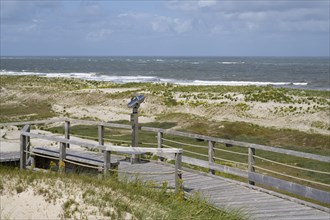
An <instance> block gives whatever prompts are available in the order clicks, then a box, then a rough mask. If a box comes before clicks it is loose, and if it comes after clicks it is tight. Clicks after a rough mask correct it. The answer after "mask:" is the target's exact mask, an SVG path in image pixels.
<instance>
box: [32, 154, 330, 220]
mask: <svg viewBox="0 0 330 220" xmlns="http://www.w3.org/2000/svg"><path fill="white" fill-rule="evenodd" d="M33 152H35V153H42V154H45V155H49V156H58V155H59V152H58V150H57V149H49V148H48V149H45V148H35V149H34V150H33ZM67 159H68V160H72V161H80V162H86V163H89V164H91V165H94V166H103V161H104V158H103V154H100V153H97V152H90V151H83V152H82V151H74V150H72V149H67ZM111 159H112V161H113V160H120V164H119V170H118V172H119V178H128V179H136V178H137V177H138V178H139V179H140V180H141V181H152V182H154V183H156V184H162V183H163V182H164V181H166V182H167V183H168V186H169V188H174V184H175V183H174V174H173V171H174V167H173V166H172V165H170V164H165V163H161V162H149V161H144V162H141V163H135V164H131V163H130V161H128V160H126V159H125V158H124V157H120V156H117V155H112V158H111ZM126 172H128V173H126ZM148 172H149V173H150V172H151V173H153V174H152V175H151V174H145V173H148ZM137 173H140V175H139V174H137ZM182 178H183V185H184V191H185V193H186V194H188V195H193V194H194V193H198V194H199V195H200V196H201V197H203V198H205V199H206V200H207V201H208V202H210V203H211V204H213V205H214V206H216V207H219V208H225V209H228V210H232V209H239V210H241V211H242V212H243V213H246V214H247V216H249V217H250V218H251V219H326V220H328V219H329V217H330V213H329V211H328V212H326V211H321V210H318V209H315V208H312V207H308V206H306V205H301V204H298V203H297V202H294V201H289V200H287V199H283V198H280V197H277V196H274V195H270V194H268V193H265V192H262V191H259V190H258V188H257V187H255V188H256V189H252V188H251V187H249V185H247V184H246V185H245V184H244V183H241V182H237V181H233V180H229V179H225V178H222V177H218V176H214V175H209V174H204V173H199V172H197V171H193V170H188V169H184V170H183V173H182Z"/></svg>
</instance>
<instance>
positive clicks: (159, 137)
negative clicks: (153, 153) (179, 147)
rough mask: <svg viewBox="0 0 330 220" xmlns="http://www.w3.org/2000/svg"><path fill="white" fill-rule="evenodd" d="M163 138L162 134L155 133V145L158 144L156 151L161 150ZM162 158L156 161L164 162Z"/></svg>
mask: <svg viewBox="0 0 330 220" xmlns="http://www.w3.org/2000/svg"><path fill="white" fill-rule="evenodd" d="M163 136H164V134H163V132H160V131H159V132H158V133H157V143H158V149H161V148H163ZM164 159H165V158H164V157H158V160H160V161H164Z"/></svg>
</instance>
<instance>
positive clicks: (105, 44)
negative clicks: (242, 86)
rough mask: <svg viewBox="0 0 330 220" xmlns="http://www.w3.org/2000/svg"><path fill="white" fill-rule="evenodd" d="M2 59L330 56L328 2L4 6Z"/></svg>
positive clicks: (87, 0)
mask: <svg viewBox="0 0 330 220" xmlns="http://www.w3.org/2000/svg"><path fill="white" fill-rule="evenodd" d="M0 33H1V34H0V37H1V38H0V41H1V42H0V43H1V48H0V51H1V55H2V56H14V55H16V56H19V55H21V56H29V55H34V56H44V55H45V56H52V55H58V56H74V55H79V56H153V55H156V56H329V0H321V1H318V0H288V1H280V0H272V1H266V0H265V1H262V0H257V1H252V0H251V1H250V0H241V1H239V0H232V1H229V0H227V1H225V0H217V1H215V0H194V1H179V0H174V1H165V0H163V1H154V0H149V1H138V0H135V1H125V0H124V1H119V0H117V1H110V0H109V1H95V0H94V1H91V0H82V1H79V0H75V1H61V0H58V1H54V0H52V1H46V0H44V1H41V0H39V1H31V0H25V1H22V0H21V1H12V0H1V32H0Z"/></svg>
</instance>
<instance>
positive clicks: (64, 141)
mask: <svg viewBox="0 0 330 220" xmlns="http://www.w3.org/2000/svg"><path fill="white" fill-rule="evenodd" d="M64 126H65V138H61V137H54V136H49V135H44V134H37V133H31V132H30V125H29V124H28V125H25V126H24V127H23V129H22V131H21V136H20V152H21V157H20V169H26V164H27V163H26V160H27V158H28V154H33V152H32V151H31V150H30V145H31V144H30V143H31V142H30V138H38V139H43V140H48V141H55V142H58V143H59V158H58V160H59V161H60V162H69V163H73V162H72V161H68V160H67V159H66V149H67V148H68V147H69V146H70V144H72V145H78V146H81V147H86V148H88V149H98V150H99V151H100V152H101V151H103V152H104V166H103V171H104V174H105V175H109V173H110V172H109V171H110V170H111V153H112V152H115V153H121V154H131V155H132V154H133V155H134V154H145V153H152V154H156V155H165V154H172V155H174V158H175V169H174V172H173V173H174V180H175V193H179V192H180V191H182V180H181V179H182V171H181V169H182V168H181V161H182V149H159V148H142V147H139V148H136V147H130V148H128V147H120V146H110V145H104V144H103V140H102V139H103V132H102V130H103V129H100V127H99V140H100V143H102V144H91V143H86V142H82V141H74V140H70V139H69V138H70V135H69V130H70V123H69V121H67V120H66V121H65V125H64ZM100 126H103V125H100ZM39 156H41V157H42V155H39ZM31 158H33V157H31ZM32 163H34V162H32ZM80 165H82V164H80ZM115 172H120V171H119V170H116V171H115ZM135 174H139V173H138V172H137V173H135Z"/></svg>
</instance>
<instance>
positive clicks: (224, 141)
mask: <svg viewBox="0 0 330 220" xmlns="http://www.w3.org/2000/svg"><path fill="white" fill-rule="evenodd" d="M141 130H145V131H153V132H162V133H164V134H171V135H176V136H181V137H188V138H193V139H201V140H205V141H214V142H217V143H222V144H229V145H233V146H240V147H246V148H254V149H258V150H265V151H271V152H275V153H282V154H286V155H292V156H296V157H303V158H307V159H314V160H318V161H323V162H330V157H327V156H321V155H315V154H310V153H304V152H298V151H293V150H286V149H283V148H276V147H270V146H265V145H259V144H251V143H245V142H240V141H233V140H227V139H222V138H214V137H209V136H205V135H199V134H192V133H186V132H181V131H174V130H166V129H159V128H151V127H141Z"/></svg>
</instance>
